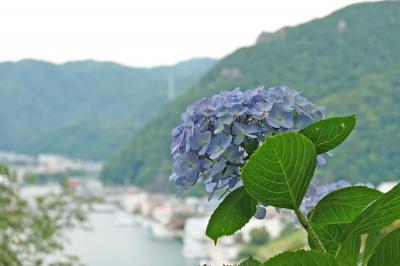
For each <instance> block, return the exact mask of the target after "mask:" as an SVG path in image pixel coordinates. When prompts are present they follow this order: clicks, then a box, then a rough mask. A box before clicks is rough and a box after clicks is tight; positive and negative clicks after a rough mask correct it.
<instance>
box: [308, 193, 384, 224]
mask: <svg viewBox="0 0 400 266" xmlns="http://www.w3.org/2000/svg"><path fill="white" fill-rule="evenodd" d="M380 195H382V192H380V191H378V190H376V189H372V188H368V187H363V186H354V187H346V188H342V189H338V190H336V191H333V192H331V193H329V194H328V195H326V196H325V197H324V198H322V199H321V200H320V201H319V202H318V203H317V205H316V206H315V208H314V210H313V212H312V213H311V215H310V221H311V223H313V224H344V223H350V222H352V221H353V220H354V219H355V218H356V217H357V215H359V214H360V212H361V211H362V210H363V209H364V208H365V207H367V206H368V205H369V204H370V203H371V202H373V201H374V200H376V199H377V198H378V197H379V196H380Z"/></svg>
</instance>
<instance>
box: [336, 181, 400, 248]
mask: <svg viewBox="0 0 400 266" xmlns="http://www.w3.org/2000/svg"><path fill="white" fill-rule="evenodd" d="M397 219H400V183H399V184H397V185H396V186H394V188H392V189H391V190H390V191H389V192H387V193H385V194H382V195H381V196H379V197H378V198H377V199H376V200H375V201H374V202H372V203H371V204H370V205H369V206H368V207H367V208H365V209H364V210H363V211H362V212H361V213H360V214H359V215H358V216H357V217H356V218H355V219H354V221H353V222H351V223H350V224H349V225H348V226H347V228H346V230H344V232H343V233H342V241H345V240H346V238H348V237H350V236H356V235H362V234H367V233H372V232H376V231H379V230H380V229H382V228H383V227H385V226H387V225H389V224H391V223H392V222H394V221H395V220H397Z"/></svg>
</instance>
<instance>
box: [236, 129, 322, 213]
mask: <svg viewBox="0 0 400 266" xmlns="http://www.w3.org/2000/svg"><path fill="white" fill-rule="evenodd" d="M315 164H316V151H315V147H314V144H313V143H312V142H311V141H310V140H309V139H307V138H306V137H304V136H303V135H301V134H298V133H294V132H289V133H284V134H280V135H276V136H272V137H268V138H266V140H265V142H264V143H263V144H262V145H261V147H259V148H258V149H257V151H255V152H254V153H253V155H252V156H251V157H250V159H249V160H248V161H247V162H246V164H245V165H244V167H243V170H242V174H241V176H242V180H243V183H244V186H245V188H246V190H247V192H248V193H249V194H250V195H251V196H252V197H253V198H254V199H256V200H258V201H260V202H263V203H266V204H268V205H271V206H275V207H279V208H288V209H296V208H298V207H299V205H300V203H301V201H302V200H303V197H304V194H305V193H306V191H307V188H308V185H309V184H310V181H311V179H312V177H313V174H314V170H315Z"/></svg>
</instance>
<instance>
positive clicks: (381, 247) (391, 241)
mask: <svg viewBox="0 0 400 266" xmlns="http://www.w3.org/2000/svg"><path fill="white" fill-rule="evenodd" d="M399 264H400V229H396V230H394V231H393V232H391V233H389V234H387V235H386V236H385V237H384V238H383V239H382V240H381V242H379V244H378V246H377V247H376V250H375V253H374V254H373V255H372V257H371V258H370V260H369V262H368V266H382V265H385V266H398V265H399Z"/></svg>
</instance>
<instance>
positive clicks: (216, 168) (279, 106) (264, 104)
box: [170, 87, 325, 193]
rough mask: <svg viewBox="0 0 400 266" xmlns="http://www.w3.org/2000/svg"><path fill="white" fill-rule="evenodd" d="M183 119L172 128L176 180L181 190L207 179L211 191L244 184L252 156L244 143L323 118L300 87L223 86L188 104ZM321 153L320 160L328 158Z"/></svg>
mask: <svg viewBox="0 0 400 266" xmlns="http://www.w3.org/2000/svg"><path fill="white" fill-rule="evenodd" d="M181 117H182V123H181V124H180V125H178V126H177V127H176V128H174V129H173V131H172V144H171V154H173V160H174V163H173V174H172V175H171V176H170V180H172V181H174V182H175V183H176V185H177V186H178V188H179V190H180V191H182V190H184V189H188V188H190V187H192V186H194V185H195V184H196V183H197V182H198V180H199V179H200V180H202V181H203V183H204V184H205V187H206V190H207V191H208V192H209V193H213V192H214V191H215V190H217V189H220V188H224V187H226V188H234V187H237V186H240V185H241V181H240V177H239V174H240V168H241V166H242V165H243V164H244V161H245V160H246V158H247V157H248V154H247V153H246V149H245V146H246V145H247V144H249V143H250V142H251V143H257V144H259V143H260V142H262V141H264V139H265V137H267V136H271V135H274V134H278V133H282V132H286V131H298V130H300V129H302V128H304V127H305V126H307V125H308V124H310V123H311V122H313V121H315V120H319V119H322V118H324V108H323V107H320V106H316V105H314V104H313V103H311V102H310V101H309V100H307V99H306V98H304V97H302V96H300V92H299V91H296V90H293V89H290V88H287V87H273V88H270V89H264V88H262V87H259V88H256V89H251V90H246V91H244V92H241V91H240V90H239V89H235V90H233V91H223V92H221V93H219V94H217V95H214V96H212V97H205V98H202V99H200V100H198V101H196V102H195V103H194V104H193V105H190V106H188V108H187V110H186V112H185V113H183V114H182V116H181ZM324 161H325V160H324V158H323V157H321V156H320V157H319V158H318V162H319V163H324Z"/></svg>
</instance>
